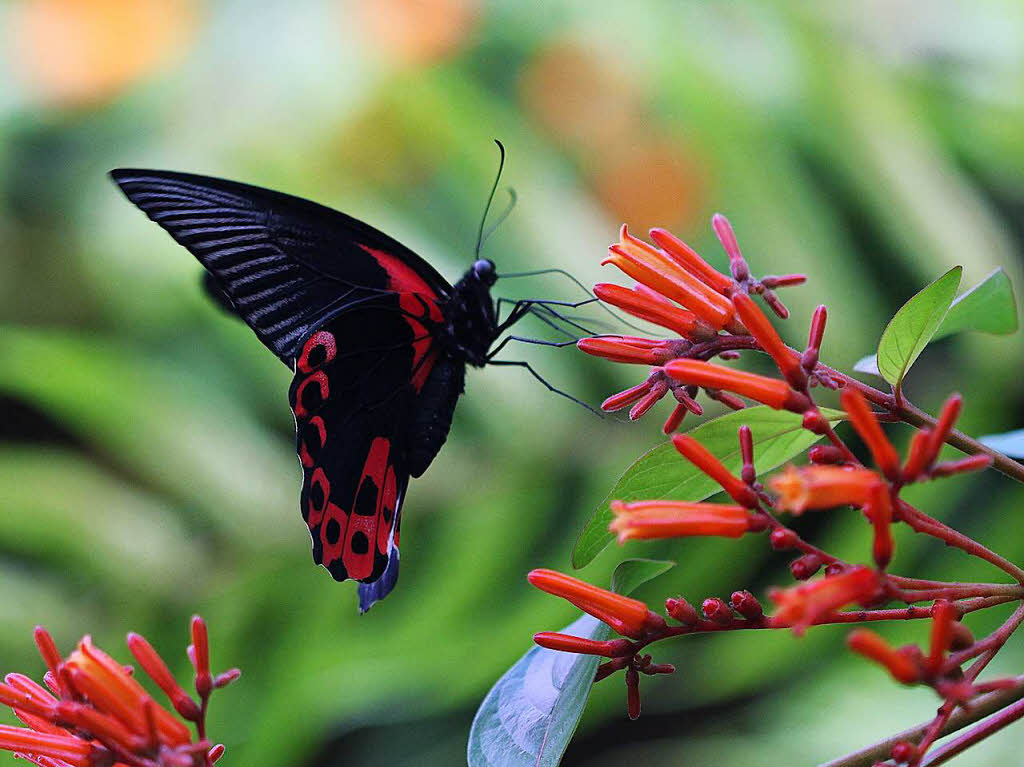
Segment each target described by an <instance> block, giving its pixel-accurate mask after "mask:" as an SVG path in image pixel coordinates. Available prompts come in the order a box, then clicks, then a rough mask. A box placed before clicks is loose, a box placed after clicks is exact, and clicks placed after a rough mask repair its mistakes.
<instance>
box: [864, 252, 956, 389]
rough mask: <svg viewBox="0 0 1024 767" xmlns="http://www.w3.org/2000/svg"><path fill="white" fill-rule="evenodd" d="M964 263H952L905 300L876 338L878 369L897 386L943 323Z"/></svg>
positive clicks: (954, 294) (887, 379)
mask: <svg viewBox="0 0 1024 767" xmlns="http://www.w3.org/2000/svg"><path fill="white" fill-rule="evenodd" d="M962 273H963V267H960V266H954V267H953V268H952V269H950V270H949V271H948V272H946V273H945V274H944V275H942V276H941V277H939V278H938V279H937V280H935V282H933V283H931V284H930V285H928V286H927V287H925V288H924V289H923V290H921V291H920V292H919V293H918V294H917V295H915V296H914V297H913V298H911V299H910V300H909V301H907V303H905V304H904V305H903V306H902V307H901V308H900V310H899V311H898V312H896V314H895V316H894V317H893V318H892V319H891V320H889V324H888V325H886V327H885V330H884V331H883V332H882V338H881V340H880V341H879V342H878V371H879V372H880V373H881V374H882V377H883V378H884V379H885V380H886V381H888V382H889V383H890V384H892V385H893V386H897V387H898V386H899V385H900V384H901V383H902V382H903V377H904V376H905V375H906V374H907V371H908V370H909V369H910V366H911V365H913V364H914V361H915V360H916V359H917V358H918V356H920V354H921V352H922V351H924V347H926V346H927V345H928V342H929V341H931V340H932V336H934V335H935V331H936V330H938V329H939V326H940V325H941V324H942V320H943V318H944V317H945V316H946V312H947V311H949V307H950V305H951V304H952V303H953V297H954V296H956V289H957V288H958V287H959V286H960V275H961V274H962Z"/></svg>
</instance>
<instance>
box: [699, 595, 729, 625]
mask: <svg viewBox="0 0 1024 767" xmlns="http://www.w3.org/2000/svg"><path fill="white" fill-rule="evenodd" d="M700 609H701V612H702V613H704V617H705V618H707V619H708V620H709V621H711V622H712V623H717V624H718V625H719V626H728V625H729V624H730V623H732V622H733V620H734V618H733V614H732V610H730V609H729V605H727V604H726V603H725V601H724V600H721V599H719V598H718V597H710V598H708V599H705V600H704V602H703V604H701V606H700Z"/></svg>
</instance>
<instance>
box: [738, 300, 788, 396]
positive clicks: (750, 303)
mask: <svg viewBox="0 0 1024 767" xmlns="http://www.w3.org/2000/svg"><path fill="white" fill-rule="evenodd" d="M732 303H733V306H735V307H736V314H737V315H738V316H739V318H740V320H741V321H742V322H743V325H744V327H746V329H747V330H748V331H749V332H750V334H751V335H752V336H753V337H754V339H755V340H756V341H757V342H758V343H759V344H760V345H761V348H762V349H764V351H765V352H766V353H767V354H768V355H769V356H770V357H771V358H772V359H773V360H774V361H775V364H776V365H777V366H778V368H779V371H780V372H781V373H782V374H783V375H784V376H785V377H786V380H787V381H789V383H790V385H791V386H792V387H793V388H795V389H802V388H804V386H806V385H807V374H806V373H805V372H804V369H803V367H801V365H800V358H799V357H798V356H797V355H796V354H794V353H793V352H791V351H790V350H789V348H788V347H787V346H786V344H785V343H784V342H783V340H782V338H781V337H780V336H779V334H778V332H777V331H776V330H775V326H774V325H772V323H771V321H770V320H769V319H768V318H767V317H766V316H765V313H764V312H762V311H761V310H760V309H759V308H758V306H757V304H755V303H754V299H752V298H751V297H750V296H749V295H747V294H746V293H744V292H743V291H737V292H736V293H733V296H732Z"/></svg>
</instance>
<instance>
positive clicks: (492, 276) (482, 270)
mask: <svg viewBox="0 0 1024 767" xmlns="http://www.w3.org/2000/svg"><path fill="white" fill-rule="evenodd" d="M473 274H475V275H476V277H477V279H478V280H480V281H481V282H482V283H484V284H485V285H486V286H487V287H490V286H491V285H493V284H494V283H495V282H496V281H497V279H498V275H497V273H496V272H495V271H494V262H493V261H491V260H490V259H488V258H481V259H480V260H478V261H477V262H476V263H474V264H473Z"/></svg>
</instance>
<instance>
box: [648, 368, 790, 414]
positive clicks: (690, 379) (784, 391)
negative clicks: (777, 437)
mask: <svg viewBox="0 0 1024 767" xmlns="http://www.w3.org/2000/svg"><path fill="white" fill-rule="evenodd" d="M665 372H666V373H668V374H669V375H670V376H672V377H673V378H675V379H676V380H677V381H681V382H682V383H684V384H692V385H694V386H702V387H705V388H708V389H724V390H726V391H731V392H734V393H736V394H739V395H740V396H741V397H746V398H747V399H752V400H754V401H755V402H761V403H763V404H765V405H768V406H769V407H773V408H775V409H776V410H792V411H793V412H794V413H802V412H804V411H805V410H807V408H808V407H810V401H809V400H808V399H807V397H806V396H805V395H803V394H801V393H800V392H796V391H793V390H792V389H790V388H789V384H787V383H786V382H785V381H780V380H778V379H775V378H767V377H765V376H759V375H757V374H756V373H747V372H746V371H743V370H734V369H732V368H726V367H722V366H721V365H712V364H711V363H710V362H704V361H703V360H687V359H676V360H672V361H670V362H668V363H666V364H665Z"/></svg>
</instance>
